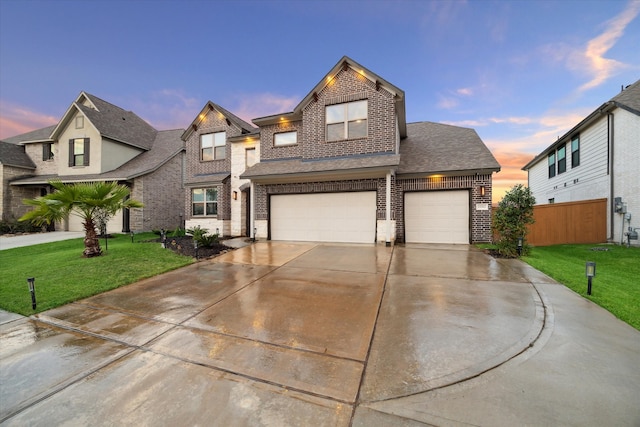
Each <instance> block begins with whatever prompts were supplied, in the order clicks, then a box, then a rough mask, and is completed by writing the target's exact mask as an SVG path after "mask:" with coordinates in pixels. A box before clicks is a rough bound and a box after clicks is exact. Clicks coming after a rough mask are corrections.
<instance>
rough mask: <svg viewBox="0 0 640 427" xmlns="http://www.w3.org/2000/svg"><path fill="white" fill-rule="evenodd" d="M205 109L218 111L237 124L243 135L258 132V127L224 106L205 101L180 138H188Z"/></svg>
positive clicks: (205, 111)
mask: <svg viewBox="0 0 640 427" xmlns="http://www.w3.org/2000/svg"><path fill="white" fill-rule="evenodd" d="M207 110H216V111H218V112H219V113H220V114H222V115H223V116H224V117H225V118H226V119H227V120H229V122H231V123H233V124H235V125H236V126H238V127H239V128H240V131H241V133H242V134H243V135H249V134H255V133H258V132H259V130H258V128H256V127H255V126H252V125H251V124H249V123H247V122H245V121H244V120H242V119H241V118H240V117H238V116H236V115H235V114H233V113H232V112H230V111H229V110H226V109H225V108H223V107H221V106H219V105H218V104H216V103H214V102H211V101H207V103H206V104H205V105H204V107H202V110H200V113H199V114H198V115H197V116H196V118H195V119H193V121H192V122H191V124H190V125H189V127H187V130H185V131H184V133H183V134H182V139H183V140H184V141H186V140H187V139H189V137H190V136H191V134H192V133H193V132H194V131H195V129H196V128H197V127H198V125H199V124H200V122H201V121H202V117H204V115H206V113H207Z"/></svg>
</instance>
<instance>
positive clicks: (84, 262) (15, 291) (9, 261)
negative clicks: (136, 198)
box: [0, 233, 193, 315]
mask: <svg viewBox="0 0 640 427" xmlns="http://www.w3.org/2000/svg"><path fill="white" fill-rule="evenodd" d="M156 237H157V236H156V235H154V234H152V233H146V234H139V235H136V236H135V243H131V238H130V237H129V236H128V235H121V234H118V235H114V237H113V238H110V239H109V241H108V246H109V247H108V250H106V251H105V245H104V239H100V245H101V247H102V251H103V255H102V256H99V257H95V258H83V257H82V250H83V248H84V246H83V239H72V240H65V241H62V242H55V243H45V244H41V245H36V246H29V247H23V248H15V249H7V250H3V251H0V269H1V271H2V274H0V308H2V309H4V310H7V311H11V312H14V313H19V314H23V315H30V314H33V313H37V312H41V311H44V310H49V309H51V308H54V307H58V306H60V305H63V304H66V303H69V302H72V301H76V300H79V299H82V298H86V297H88V296H91V295H96V294H99V293H101V292H104V291H108V290H110V289H114V288H118V287H120V286H123V285H127V284H130V283H133V282H136V281H137V280H140V279H143V278H147V277H151V276H155V275H157V274H160V273H164V272H166V271H169V270H174V269H176V268H179V267H182V266H185V265H187V264H190V263H192V262H193V259H192V258H188V257H184V256H180V255H177V254H176V253H174V252H173V251H171V250H168V249H162V247H160V244H159V243H142V242H141V240H144V239H153V238H156ZM28 277H35V279H36V280H35V285H36V296H37V302H38V306H37V309H36V310H35V311H34V310H32V309H31V296H30V294H29V288H28V284H27V278H28Z"/></svg>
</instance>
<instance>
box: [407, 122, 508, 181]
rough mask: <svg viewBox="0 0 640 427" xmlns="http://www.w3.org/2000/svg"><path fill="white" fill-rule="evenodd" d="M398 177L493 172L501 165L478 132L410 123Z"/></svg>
mask: <svg viewBox="0 0 640 427" xmlns="http://www.w3.org/2000/svg"><path fill="white" fill-rule="evenodd" d="M400 158H401V160H400V166H399V167H398V171H397V173H398V174H439V173H442V174H447V173H459V172H467V173H472V172H479V173H491V172H495V171H499V170H500V164H499V163H498V162H497V161H496V159H495V157H493V154H491V152H490V151H489V149H488V148H487V146H486V145H484V143H483V142H482V140H481V139H480V137H479V136H478V134H477V133H476V131H475V130H473V129H469V128H462V127H457V126H451V125H445V124H441V123H433V122H419V123H408V124H407V138H405V139H404V140H402V141H401V142H400Z"/></svg>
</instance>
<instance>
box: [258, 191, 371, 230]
mask: <svg viewBox="0 0 640 427" xmlns="http://www.w3.org/2000/svg"><path fill="white" fill-rule="evenodd" d="M270 219H271V239H272V240H298V241H310V242H349V243H373V242H375V238H376V192H375V191H363V192H355V193H321V194H286V195H285V194H283V195H273V196H271V216H270Z"/></svg>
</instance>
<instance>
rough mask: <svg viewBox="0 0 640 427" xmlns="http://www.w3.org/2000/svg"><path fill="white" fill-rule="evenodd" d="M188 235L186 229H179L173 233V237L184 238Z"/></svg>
mask: <svg viewBox="0 0 640 427" xmlns="http://www.w3.org/2000/svg"><path fill="white" fill-rule="evenodd" d="M185 234H186V232H185V231H184V228H182V227H178V228H176V229H175V230H173V232H172V233H171V237H183V236H184V235H185Z"/></svg>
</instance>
